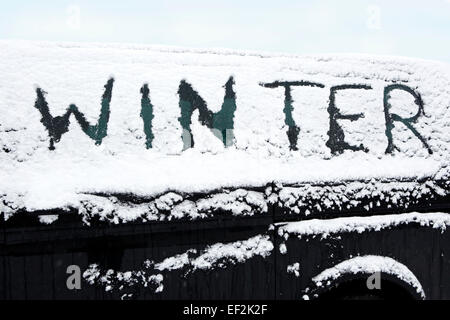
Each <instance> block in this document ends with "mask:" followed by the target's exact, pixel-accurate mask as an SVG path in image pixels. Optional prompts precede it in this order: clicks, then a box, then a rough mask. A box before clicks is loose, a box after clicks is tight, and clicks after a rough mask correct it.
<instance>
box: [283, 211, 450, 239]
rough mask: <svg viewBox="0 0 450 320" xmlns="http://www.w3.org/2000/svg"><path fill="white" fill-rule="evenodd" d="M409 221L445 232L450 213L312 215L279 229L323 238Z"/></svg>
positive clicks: (287, 232)
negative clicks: (362, 215) (309, 217)
mask: <svg viewBox="0 0 450 320" xmlns="http://www.w3.org/2000/svg"><path fill="white" fill-rule="evenodd" d="M409 223H418V224H420V225H421V226H427V227H432V228H435V229H441V230H442V232H444V231H445V230H446V228H447V226H449V225H450V214H448V213H443V212H431V213H417V212H413V213H402V214H390V215H377V216H368V217H358V216H352V217H345V218H334V219H312V220H307V221H297V222H288V223H280V224H278V225H279V226H280V227H279V229H278V232H279V235H280V236H283V237H285V238H286V237H289V235H294V236H298V237H302V236H311V235H321V237H322V238H327V237H328V236H330V235H332V234H341V233H345V232H357V233H363V232H368V231H380V230H383V229H387V228H392V227H396V226H399V225H404V224H409Z"/></svg>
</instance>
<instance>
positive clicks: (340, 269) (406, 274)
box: [312, 255, 425, 299]
mask: <svg viewBox="0 0 450 320" xmlns="http://www.w3.org/2000/svg"><path fill="white" fill-rule="evenodd" d="M376 272H381V273H385V274H389V275H392V276H395V277H397V278H398V279H399V280H401V281H403V282H405V283H407V284H408V285H410V286H411V287H413V288H414V289H415V290H416V292H417V293H418V295H420V296H421V297H422V299H425V292H424V291H423V289H422V285H421V284H420V282H419V280H418V279H417V278H416V276H415V275H414V274H413V273H412V272H411V270H409V269H408V267H406V266H405V265H403V264H401V263H400V262H398V261H396V260H394V259H392V258H389V257H382V256H373V255H368V256H361V257H354V258H351V259H349V260H345V261H343V262H341V263H339V264H337V265H335V266H334V267H332V268H329V269H326V270H324V271H322V272H321V273H320V274H318V275H317V276H315V277H314V278H313V279H312V280H313V282H314V283H315V284H316V286H318V287H321V286H323V285H325V284H327V283H329V282H330V281H334V280H336V279H339V278H340V277H342V276H343V275H345V274H368V275H371V274H374V273H376Z"/></svg>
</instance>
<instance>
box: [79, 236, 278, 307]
mask: <svg viewBox="0 0 450 320" xmlns="http://www.w3.org/2000/svg"><path fill="white" fill-rule="evenodd" d="M272 250H273V243H272V241H271V240H270V237H269V236H267V235H257V236H254V237H252V238H249V239H247V240H240V241H235V242H230V243H215V244H213V245H210V246H208V247H206V248H205V249H204V250H202V251H201V252H198V251H197V250H196V249H189V250H187V251H186V252H184V253H182V254H178V255H175V256H171V257H168V258H166V259H164V260H163V261H161V262H159V263H156V264H155V263H154V262H153V261H151V260H146V261H145V262H144V264H143V268H142V269H141V270H132V271H125V272H122V271H115V270H112V269H109V270H106V271H103V270H101V268H100V267H99V266H98V265H97V264H91V265H89V267H88V269H87V270H86V271H85V272H84V273H83V278H84V279H85V280H86V281H87V283H89V284H91V285H94V284H96V285H100V286H102V287H103V288H104V289H105V291H112V290H117V291H119V292H121V293H122V297H123V298H132V296H133V294H134V290H135V289H136V288H137V287H144V288H148V289H150V290H153V292H155V293H159V292H162V291H163V289H164V283H163V281H164V273H165V272H166V273H167V272H172V271H175V270H182V271H184V272H185V275H187V274H189V273H191V272H195V271H197V270H208V269H212V268H217V267H218V268H225V267H227V266H230V265H233V264H236V263H245V262H246V261H247V260H249V259H251V258H253V257H256V256H260V257H263V258H266V257H268V256H269V255H271V253H272Z"/></svg>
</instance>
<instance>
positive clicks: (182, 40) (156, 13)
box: [0, 0, 450, 62]
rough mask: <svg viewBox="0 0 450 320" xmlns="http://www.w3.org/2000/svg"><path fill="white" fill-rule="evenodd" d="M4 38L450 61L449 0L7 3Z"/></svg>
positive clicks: (1, 28)
mask: <svg viewBox="0 0 450 320" xmlns="http://www.w3.org/2000/svg"><path fill="white" fill-rule="evenodd" d="M1 2H2V5H1V11H0V38H3V39H5V38H8V39H11V38H13V39H29V40H56V41H95V42H137V43H147V44H163V45H175V46H188V47H226V48H233V49H244V50H245V49H249V50H263V51H277V52H287V53H296V54H304V53H308V54H309V53H331V52H357V53H375V54H389V55H402V56H410V57H420V58H427V59H434V60H442V61H447V62H450V41H449V40H450V0H428V1H425V0H421V1H419V0H409V1H405V0H395V1H394V0H389V1H385V0H374V1H367V0H341V1H338V0H335V1H331V0H321V1H306V0H305V1H294V0H271V1H267V0H258V1H254V0H245V1H244V0H240V1H237V0H228V1H220V2H219V1H212V0H210V1H205V0H190V1H163V0H160V1H151V0H145V1H144V0H126V1H123V0H122V1H114V0H109V1H107V0H96V1H85V0H79V1H75V0H74V1H64V0H63V1H61V0H59V1H56V0H53V1H52V0H39V1H30V0H28V1H25V0H15V1H6V0H1Z"/></svg>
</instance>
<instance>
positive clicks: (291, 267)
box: [286, 262, 300, 277]
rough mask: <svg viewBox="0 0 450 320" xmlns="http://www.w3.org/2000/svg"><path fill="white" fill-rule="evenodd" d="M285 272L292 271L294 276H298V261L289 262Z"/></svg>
mask: <svg viewBox="0 0 450 320" xmlns="http://www.w3.org/2000/svg"><path fill="white" fill-rule="evenodd" d="M286 270H287V273H293V274H294V275H295V276H296V277H300V263H299V262H294V263H293V264H290V265H288V266H287V268H286Z"/></svg>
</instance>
